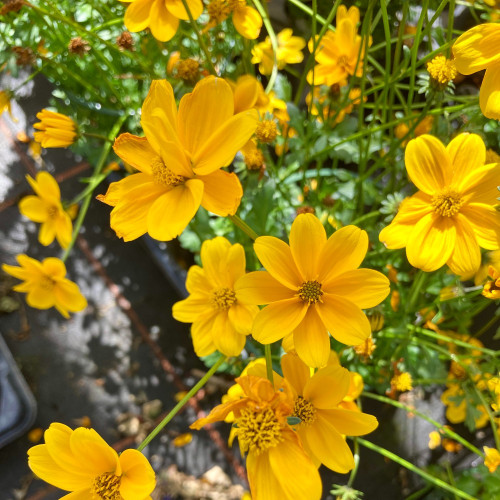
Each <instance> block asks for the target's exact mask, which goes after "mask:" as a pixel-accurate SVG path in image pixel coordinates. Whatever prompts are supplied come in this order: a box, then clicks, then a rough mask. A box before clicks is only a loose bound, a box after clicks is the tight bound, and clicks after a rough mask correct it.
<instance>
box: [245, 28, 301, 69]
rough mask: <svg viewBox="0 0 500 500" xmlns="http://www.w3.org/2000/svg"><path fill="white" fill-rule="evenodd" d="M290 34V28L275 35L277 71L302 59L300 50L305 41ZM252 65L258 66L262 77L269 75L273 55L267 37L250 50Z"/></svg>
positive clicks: (272, 63) (269, 40)
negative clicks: (276, 41)
mask: <svg viewBox="0 0 500 500" xmlns="http://www.w3.org/2000/svg"><path fill="white" fill-rule="evenodd" d="M292 33H293V31H292V30H291V29H290V28H285V29H284V30H282V31H280V32H279V33H278V35H277V39H278V50H277V52H276V62H277V65H278V69H283V68H284V67H285V66H286V65H287V64H298V63H300V62H302V61H303V59H304V54H303V53H302V49H303V48H304V47H305V46H306V41H305V40H304V39H303V38H301V37H300V36H292ZM252 64H258V65H259V71H260V72H261V73H262V74H263V75H270V74H271V72H272V70H273V65H274V53H273V47H272V45H271V39H270V38H269V37H266V39H265V40H264V41H263V42H260V43H258V44H257V45H255V46H254V47H253V48H252Z"/></svg>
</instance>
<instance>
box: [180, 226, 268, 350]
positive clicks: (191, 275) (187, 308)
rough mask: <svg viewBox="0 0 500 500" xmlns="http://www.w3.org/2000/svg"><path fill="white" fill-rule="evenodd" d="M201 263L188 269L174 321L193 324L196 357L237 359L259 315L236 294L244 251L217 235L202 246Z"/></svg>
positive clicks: (192, 333) (252, 306) (242, 268)
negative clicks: (184, 296) (214, 355)
mask: <svg viewBox="0 0 500 500" xmlns="http://www.w3.org/2000/svg"><path fill="white" fill-rule="evenodd" d="M201 263H202V266H203V268H201V267H200V266H191V268H190V269H189V271H188V275H187V280H186V288H187V290H188V292H189V297H188V298H187V299H184V300H181V301H179V302H177V303H176V304H174V306H173V308H172V314H173V316H174V318H175V319H176V320H177V321H182V322H184V323H193V325H192V327H191V335H192V337H193V344H194V350H195V352H196V354H197V356H200V357H201V356H208V355H209V354H212V353H213V352H214V351H215V350H219V351H220V352H221V353H223V354H225V355H226V356H238V355H239V354H240V353H241V351H242V350H243V347H245V342H246V336H247V335H248V334H249V333H250V330H251V328H252V323H253V319H254V317H255V315H256V314H257V313H258V312H259V308H258V307H257V306H255V305H247V304H245V303H244V302H242V300H241V298H240V297H239V294H238V293H237V292H235V287H236V284H237V283H238V280H239V279H240V278H241V277H242V276H243V275H244V274H245V250H244V249H243V247H242V246H241V245H240V244H238V243H236V244H235V245H231V243H229V241H228V240H226V238H223V237H222V236H218V237H217V238H214V239H213V240H208V241H205V242H204V243H203V245H202V246H201Z"/></svg>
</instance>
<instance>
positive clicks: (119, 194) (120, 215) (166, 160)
mask: <svg viewBox="0 0 500 500" xmlns="http://www.w3.org/2000/svg"><path fill="white" fill-rule="evenodd" d="M233 111H234V101H233V93H232V91H231V88H230V86H229V85H228V84H227V83H226V82H225V81H224V80H222V79H221V78H215V77H213V76H210V77H208V78H205V79H203V80H201V81H200V82H198V83H197V84H196V86H195V88H194V90H193V92H191V93H189V94H186V95H184V97H183V98H182V99H181V102H180V104H179V111H177V107H176V104H175V98H174V92H173V90H172V86H171V85H170V83H168V82H167V81H165V80H155V81H153V83H152V84H151V88H150V90H149V93H148V96H147V97H146V100H145V101H144V104H143V106H142V117H141V125H142V128H143V129H144V131H145V133H146V137H136V136H134V135H131V134H128V133H127V134H122V135H120V136H119V137H118V138H117V139H116V142H115V144H114V150H115V152H116V154H117V155H118V156H120V158H122V160H123V161H124V162H126V163H128V164H130V165H132V166H133V167H135V168H136V169H137V170H139V173H136V174H133V175H130V176H128V177H126V178H125V179H123V180H121V181H119V182H114V183H112V184H111V185H110V186H109V189H108V192H107V193H106V195H105V196H100V197H99V199H100V200H101V201H103V202H105V203H107V204H108V205H111V206H113V207H114V209H113V210H112V212H111V228H112V229H114V230H115V231H116V234H117V235H118V236H119V237H121V238H123V239H124V240H125V241H130V240H134V239H136V238H138V237H139V236H142V235H143V234H144V233H146V232H147V233H149V235H150V236H151V237H153V238H155V239H157V240H162V241H167V240H171V239H173V238H175V237H176V236H178V235H179V234H181V233H182V231H183V230H184V228H185V227H186V226H187V225H188V224H189V222H190V220H191V219H192V218H193V217H194V215H195V213H196V211H197V210H198V208H199V207H200V204H201V206H202V207H203V208H205V209H207V210H209V211H210V212H213V213H214V214H216V215H220V216H226V215H228V214H234V213H235V212H236V210H237V209H238V206H239V204H240V200H241V197H242V195H243V190H242V188H241V184H240V181H239V180H238V177H237V176H236V175H235V174H234V173H228V172H225V171H223V170H221V169H220V168H221V167H225V166H227V165H229V164H230V163H231V162H232V160H233V158H234V156H235V155H236V153H237V152H238V150H240V149H241V148H242V147H243V146H244V145H245V144H246V142H247V141H248V140H249V139H250V137H251V136H252V134H253V133H254V132H255V129H256V128H257V123H258V113H257V111H256V110H254V109H252V110H246V111H243V112H241V113H238V114H236V115H234V114H233Z"/></svg>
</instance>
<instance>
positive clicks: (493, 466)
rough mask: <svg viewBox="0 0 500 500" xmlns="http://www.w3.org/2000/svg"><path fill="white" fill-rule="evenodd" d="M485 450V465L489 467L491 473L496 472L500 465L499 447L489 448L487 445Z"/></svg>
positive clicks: (484, 447)
mask: <svg viewBox="0 0 500 500" xmlns="http://www.w3.org/2000/svg"><path fill="white" fill-rule="evenodd" d="M483 451H484V454H485V457H484V465H486V467H488V470H489V471H490V472H491V473H493V472H495V471H496V470H497V467H498V466H499V465H500V453H498V450H497V449H495V448H488V447H487V446H483Z"/></svg>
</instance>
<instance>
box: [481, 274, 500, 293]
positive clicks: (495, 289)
mask: <svg viewBox="0 0 500 500" xmlns="http://www.w3.org/2000/svg"><path fill="white" fill-rule="evenodd" d="M488 275H489V276H490V278H491V280H492V281H487V282H486V283H485V284H484V287H483V292H482V293H483V295H484V296H485V297H486V298H488V299H500V272H499V271H497V270H496V269H495V268H494V267H493V266H490V268H489V272H488Z"/></svg>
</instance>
